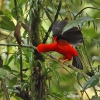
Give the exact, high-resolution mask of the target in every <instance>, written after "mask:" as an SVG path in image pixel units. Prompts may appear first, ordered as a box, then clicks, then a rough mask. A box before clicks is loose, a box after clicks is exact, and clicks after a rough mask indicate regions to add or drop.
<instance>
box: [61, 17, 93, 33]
mask: <svg viewBox="0 0 100 100" xmlns="http://www.w3.org/2000/svg"><path fill="white" fill-rule="evenodd" d="M93 20H94V19H93V18H91V17H88V16H87V17H80V18H78V19H76V20H73V21H71V22H69V23H68V24H67V25H66V26H65V27H64V29H63V31H62V33H63V32H65V31H67V30H69V29H71V28H72V27H75V26H78V25H79V26H80V25H81V24H82V23H84V22H88V21H93Z"/></svg>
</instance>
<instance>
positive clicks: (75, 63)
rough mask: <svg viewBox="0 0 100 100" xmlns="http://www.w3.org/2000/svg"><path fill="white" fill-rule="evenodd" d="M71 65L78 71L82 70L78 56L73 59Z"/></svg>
mask: <svg viewBox="0 0 100 100" xmlns="http://www.w3.org/2000/svg"><path fill="white" fill-rule="evenodd" d="M72 65H73V66H75V67H76V68H78V69H83V65H82V62H81V60H80V59H79V57H78V56H74V57H73V62H72Z"/></svg>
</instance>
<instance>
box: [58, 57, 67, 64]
mask: <svg viewBox="0 0 100 100" xmlns="http://www.w3.org/2000/svg"><path fill="white" fill-rule="evenodd" d="M59 60H62V64H64V63H65V62H67V61H68V59H63V58H57V61H59Z"/></svg>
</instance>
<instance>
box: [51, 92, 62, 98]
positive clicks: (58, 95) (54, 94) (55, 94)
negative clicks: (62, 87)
mask: <svg viewBox="0 0 100 100" xmlns="http://www.w3.org/2000/svg"><path fill="white" fill-rule="evenodd" d="M52 95H53V96H54V97H57V98H62V95H61V94H60V93H52Z"/></svg>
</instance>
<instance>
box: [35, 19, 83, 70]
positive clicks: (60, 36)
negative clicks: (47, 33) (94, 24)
mask: <svg viewBox="0 0 100 100" xmlns="http://www.w3.org/2000/svg"><path fill="white" fill-rule="evenodd" d="M66 24H67V21H66V20H62V21H57V22H55V24H54V25H53V27H52V31H53V37H54V42H53V43H51V44H43V43H42V44H39V45H38V46H37V51H38V52H39V53H43V52H49V51H56V52H58V53H60V54H62V55H63V58H62V59H64V60H66V59H67V60H69V61H70V60H71V59H72V58H73V62H72V65H73V66H75V67H76V68H79V69H83V66H82V63H81V61H80V59H79V57H78V52H77V51H76V49H75V48H73V46H72V45H71V44H74V45H77V44H79V43H82V42H83V35H82V33H81V31H80V30H79V29H78V28H77V27H73V28H71V29H70V30H68V31H65V32H64V33H62V30H63V28H64V27H65V25H66Z"/></svg>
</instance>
